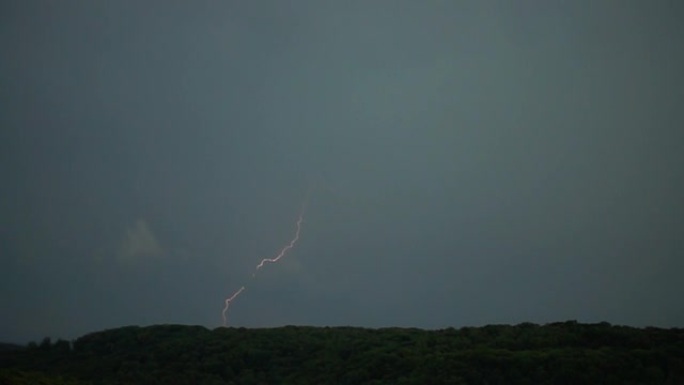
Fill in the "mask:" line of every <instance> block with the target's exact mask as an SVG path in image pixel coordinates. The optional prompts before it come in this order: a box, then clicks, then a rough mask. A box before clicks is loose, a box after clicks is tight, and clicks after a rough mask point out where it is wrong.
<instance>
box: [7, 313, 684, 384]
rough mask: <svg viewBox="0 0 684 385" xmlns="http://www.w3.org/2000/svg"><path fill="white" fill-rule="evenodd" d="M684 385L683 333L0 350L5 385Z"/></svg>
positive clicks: (510, 329) (256, 335)
mask: <svg viewBox="0 0 684 385" xmlns="http://www.w3.org/2000/svg"><path fill="white" fill-rule="evenodd" d="M4 383H7V384H75V385H77V384H236V385H237V384H244V385H251V384H339V385H347V384H348V385H352V384H353V385H357V384H373V385H382V384H399V385H408V384H435V385H439V384H489V385H496V384H501V385H503V384H507V385H510V384H525V385H527V384H529V385H532V384H535V385H543V384H554V385H556V384H620V385H624V384H635V385H636V384H684V329H679V328H673V329H662V328H652V327H649V328H633V327H627V326H616V325H610V324H608V323H605V322H604V323H597V324H582V323H578V322H575V321H568V322H559V323H551V324H546V325H536V324H532V323H523V324H519V325H488V326H483V327H463V328H460V329H454V328H447V329H441V330H421V329H412V328H381V329H368V328H356V327H303V326H285V327H280V328H267V329H247V328H218V329H214V330H209V329H206V328H204V327H200V326H182V325H157V326H149V327H138V326H128V327H122V328H117V329H112V330H106V331H102V332H97V333H91V334H88V335H85V336H83V337H80V338H78V339H76V340H75V341H64V340H58V341H55V342H53V341H51V340H50V339H49V338H46V339H44V340H43V341H42V342H40V343H31V344H29V345H27V346H22V347H16V346H15V347H11V348H10V347H9V345H7V346H6V347H3V348H2V349H0V384H4Z"/></svg>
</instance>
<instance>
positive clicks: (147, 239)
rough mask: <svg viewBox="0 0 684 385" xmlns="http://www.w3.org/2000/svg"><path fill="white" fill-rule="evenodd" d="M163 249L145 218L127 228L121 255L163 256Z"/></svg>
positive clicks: (139, 256)
mask: <svg viewBox="0 0 684 385" xmlns="http://www.w3.org/2000/svg"><path fill="white" fill-rule="evenodd" d="M162 255H163V250H162V248H161V246H160V245H159V241H157V238H156V237H155V236H154V234H153V233H152V231H151V230H150V227H149V226H148V225H147V222H145V220H144V219H138V220H137V221H136V222H135V225H133V226H131V227H129V228H128V229H126V235H125V236H124V239H123V241H122V242H121V247H120V251H119V257H120V258H122V259H132V258H145V257H161V256H162Z"/></svg>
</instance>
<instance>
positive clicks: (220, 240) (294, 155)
mask: <svg viewBox="0 0 684 385" xmlns="http://www.w3.org/2000/svg"><path fill="white" fill-rule="evenodd" d="M683 4H684V3H682V2H678V1H600V2H596V1H542V0H539V1H515V2H511V1H504V0H502V1H479V0H478V1H470V2H468V1H414V0H405V1H400V0H396V1H365V0H364V1H325V0H311V1H276V0H274V1H192V2H190V1H142V2H141V1H108V2H104V1H57V2H56V1H28V0H22V1H3V2H2V3H1V5H0V55H1V60H0V177H1V179H0V258H1V260H0V261H1V265H0V308H1V309H2V317H0V340H5V341H19V342H24V341H28V340H37V339H40V338H42V337H44V336H51V337H52V338H60V337H61V338H75V337H78V336H80V335H82V334H85V333H88V332H92V331H97V330H102V329H105V328H113V327H119V326H124V325H130V324H137V325H149V324H160V323H181V324H200V325H205V326H207V327H211V328H214V327H218V326H220V325H221V323H222V319H221V310H222V309H223V305H224V300H225V299H226V297H229V296H230V295H232V294H233V293H234V292H235V291H236V290H238V289H239V288H240V287H241V286H243V285H244V286H246V290H245V291H244V292H242V293H241V294H240V295H239V296H238V297H237V298H236V299H235V300H234V301H233V302H232V303H231V306H230V309H229V311H228V323H229V325H231V326H245V327H271V326H281V325H288V324H297V325H320V326H324V325H328V326H336V325H353V326H366V327H383V326H410V327H420V328H442V327H449V326H453V327H461V326H479V325H485V324H491V323H520V322H526V321H528V322H534V323H546V322H555V321H564V320H569V319H575V320H578V321H580V322H599V321H607V322H610V323H615V324H627V325H634V326H645V325H654V326H663V327H671V326H679V327H682V326H684V302H683V301H682V293H684V279H682V271H684V243H683V242H684V241H683V240H684V199H683V198H682V197H684V173H683V171H682V165H684V129H683V127H684V71H682V68H684V23H682V20H684V5H683ZM307 192H308V193H307ZM307 196H308V198H307ZM305 201H306V202H305ZM304 204H306V211H305V212H304V219H303V221H302V223H301V233H300V238H299V240H298V242H297V243H295V245H294V247H293V248H292V249H290V250H288V252H287V254H286V255H285V256H284V257H283V258H282V259H280V260H279V261H278V262H277V263H273V264H266V265H265V266H264V267H263V268H262V269H260V270H259V273H258V274H257V275H256V277H255V278H252V274H253V273H254V271H255V267H256V265H257V264H258V263H259V261H260V260H261V259H262V258H273V257H275V256H276V255H277V254H278V252H279V251H280V250H281V249H282V248H283V247H284V246H286V245H287V244H288V243H289V242H290V241H291V240H292V239H293V237H294V236H295V232H296V229H297V227H296V221H297V219H298V217H299V215H300V210H301V209H302V207H303V205H304Z"/></svg>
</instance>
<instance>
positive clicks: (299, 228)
mask: <svg viewBox="0 0 684 385" xmlns="http://www.w3.org/2000/svg"><path fill="white" fill-rule="evenodd" d="M310 192H311V187H309V189H308V190H307V192H306V198H304V203H302V209H301V211H300V212H299V218H298V219H297V231H295V235H294V238H292V240H290V243H288V244H287V245H285V247H283V248H282V249H281V250H280V252H279V253H278V255H276V256H275V257H274V258H264V259H262V260H261V262H259V264H258V265H257V266H256V270H255V271H254V273H253V274H252V278H254V277H256V273H257V272H258V271H259V269H261V268H262V267H264V265H265V264H266V263H276V262H278V261H279V260H280V259H281V258H283V257H284V256H285V254H287V252H288V251H289V250H290V249H292V248H293V247H295V245H296V244H297V241H299V234H300V233H301V231H302V222H303V221H304V213H305V212H306V205H307V202H308V201H309V194H310ZM244 290H245V286H241V287H240V289H239V290H238V291H236V292H235V293H234V294H233V295H232V296H230V297H228V298H226V306H225V307H224V308H223V312H222V313H221V315H222V316H223V326H224V327H225V326H226V325H227V324H228V321H227V318H226V313H227V312H228V308H229V307H230V304H231V302H233V300H234V299H235V298H237V297H238V296H239V295H240V293H242V292H243V291H244Z"/></svg>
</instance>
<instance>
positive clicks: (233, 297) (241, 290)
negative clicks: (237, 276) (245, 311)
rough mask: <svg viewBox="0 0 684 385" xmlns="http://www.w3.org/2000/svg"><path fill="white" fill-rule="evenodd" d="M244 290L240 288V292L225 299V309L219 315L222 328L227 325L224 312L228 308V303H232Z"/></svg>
mask: <svg viewBox="0 0 684 385" xmlns="http://www.w3.org/2000/svg"><path fill="white" fill-rule="evenodd" d="M244 290H245V287H244V286H242V287H240V290H238V291H236V292H235V293H233V295H232V296H230V297H228V298H226V307H224V308H223V312H222V313H221V315H222V316H223V326H224V327H225V326H226V325H227V324H228V320H227V319H226V312H227V311H228V308H229V307H230V303H231V302H233V300H234V299H235V298H237V296H238V295H240V293H242V292H243V291H244Z"/></svg>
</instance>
